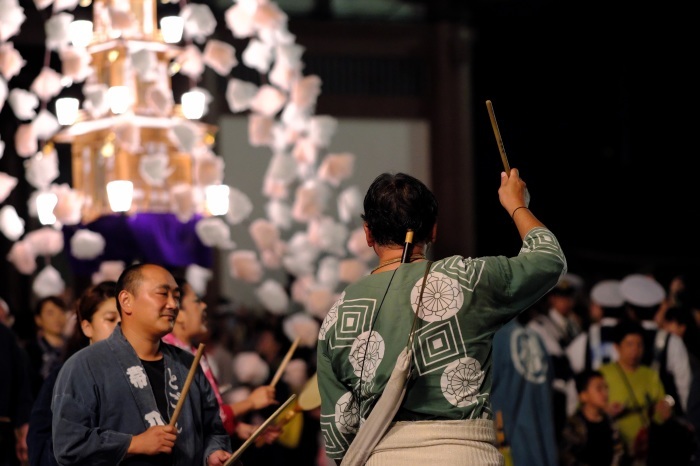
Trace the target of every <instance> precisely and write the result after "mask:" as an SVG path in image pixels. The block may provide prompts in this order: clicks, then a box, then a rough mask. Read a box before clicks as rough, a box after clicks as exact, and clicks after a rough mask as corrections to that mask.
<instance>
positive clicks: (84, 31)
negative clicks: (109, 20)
mask: <svg viewBox="0 0 700 466" xmlns="http://www.w3.org/2000/svg"><path fill="white" fill-rule="evenodd" d="M68 37H69V38H70V41H71V42H72V43H73V45H74V46H75V47H87V46H88V45H90V42H92V21H87V20H82V19H79V20H76V21H73V22H72V23H70V26H69V28H68Z"/></svg>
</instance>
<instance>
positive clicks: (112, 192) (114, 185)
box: [107, 180, 134, 212]
mask: <svg viewBox="0 0 700 466" xmlns="http://www.w3.org/2000/svg"><path fill="white" fill-rule="evenodd" d="M107 198H108V199H109V207H110V208H111V209H112V211H113V212H128V211H129V209H131V200H132V199H133V198H134V183H132V182H131V181H128V180H115V181H110V182H109V183H107Z"/></svg>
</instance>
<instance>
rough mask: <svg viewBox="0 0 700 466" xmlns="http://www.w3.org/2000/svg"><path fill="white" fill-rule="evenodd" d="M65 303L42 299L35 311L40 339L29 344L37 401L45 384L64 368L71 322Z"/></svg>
mask: <svg viewBox="0 0 700 466" xmlns="http://www.w3.org/2000/svg"><path fill="white" fill-rule="evenodd" d="M67 314H68V313H67V308H66V303H65V301H64V300H63V299H62V298H60V297H58V296H47V297H44V298H42V299H40V300H39V301H38V302H37V303H36V306H35V307H34V323H35V325H36V328H37V334H36V338H35V339H33V340H30V341H28V342H27V343H26V344H25V349H26V351H27V354H29V360H30V361H31V364H32V369H33V373H32V385H33V393H34V396H35V397H36V396H37V395H38V393H39V390H40V389H41V385H42V384H43V383H44V380H45V379H46V378H47V377H48V376H49V374H50V373H51V371H52V370H53V369H55V368H56V367H58V366H59V365H60V364H61V361H62V359H63V351H64V350H65V344H66V338H65V335H64V333H63V332H64V330H65V327H66V322H67V321H68V315H67Z"/></svg>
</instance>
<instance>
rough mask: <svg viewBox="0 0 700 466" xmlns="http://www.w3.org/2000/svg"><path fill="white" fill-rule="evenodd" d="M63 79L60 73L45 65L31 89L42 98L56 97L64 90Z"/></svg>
mask: <svg viewBox="0 0 700 466" xmlns="http://www.w3.org/2000/svg"><path fill="white" fill-rule="evenodd" d="M61 79H62V76H61V75H60V74H59V73H57V72H56V71H55V70H53V69H52V68H49V67H48V66H45V67H43V68H42V69H41V72H40V73H39V75H38V76H37V77H36V78H35V79H34V82H33V83H32V85H31V87H30V88H29V89H30V90H31V91H32V92H34V93H35V94H36V95H37V96H39V98H40V99H41V100H43V101H48V100H51V99H52V98H54V97H56V96H57V95H58V94H59V93H60V92H61V90H63V84H62V82H61Z"/></svg>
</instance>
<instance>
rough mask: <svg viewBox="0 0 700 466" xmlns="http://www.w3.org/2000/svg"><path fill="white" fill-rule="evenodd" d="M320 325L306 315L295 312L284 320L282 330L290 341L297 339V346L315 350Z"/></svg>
mask: <svg viewBox="0 0 700 466" xmlns="http://www.w3.org/2000/svg"><path fill="white" fill-rule="evenodd" d="M320 329H321V325H320V324H319V323H318V321H316V319H314V318H313V317H311V316H310V315H308V314H305V313H303V312H296V313H294V314H292V315H290V316H287V317H285V318H284V321H283V322H282V330H283V331H284V334H285V335H286V336H287V338H289V340H290V341H294V340H296V339H297V338H299V346H303V347H306V348H315V347H316V343H318V331H319V330H320Z"/></svg>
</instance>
